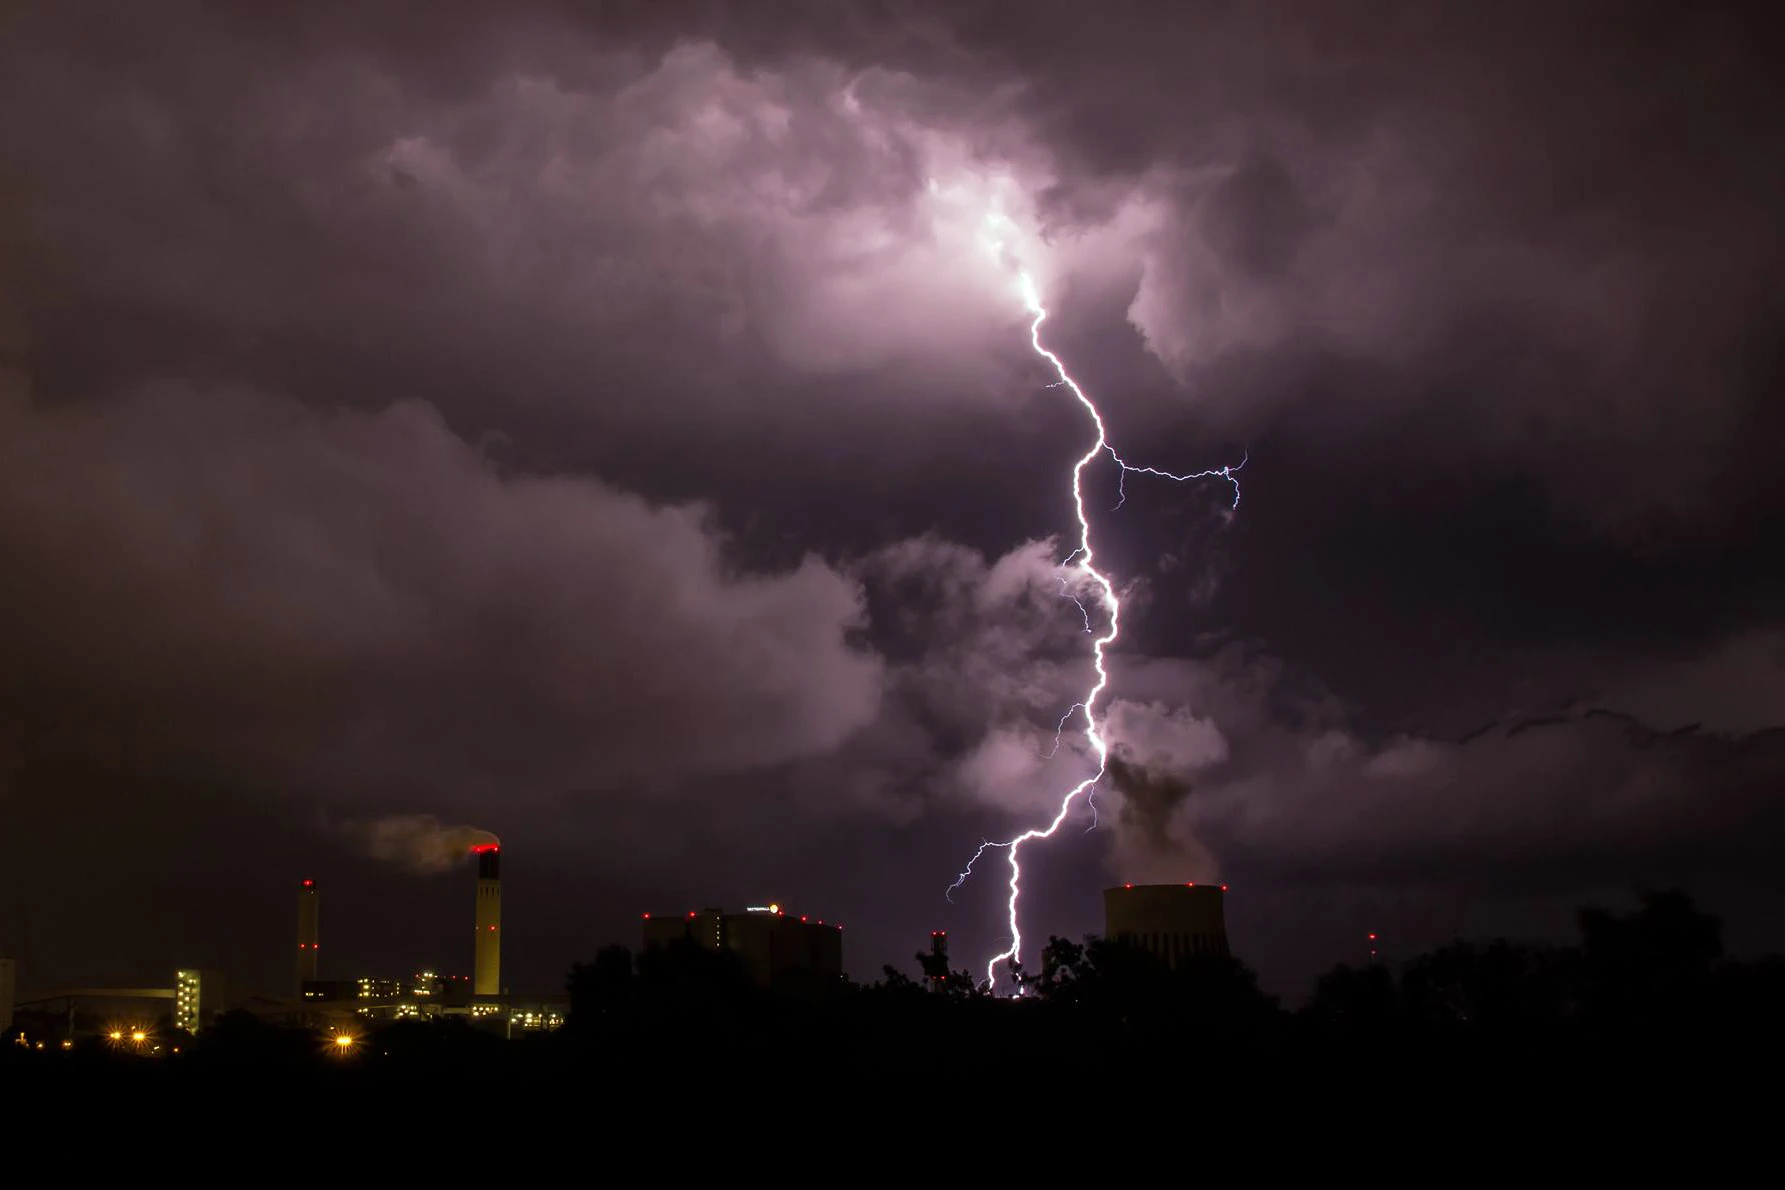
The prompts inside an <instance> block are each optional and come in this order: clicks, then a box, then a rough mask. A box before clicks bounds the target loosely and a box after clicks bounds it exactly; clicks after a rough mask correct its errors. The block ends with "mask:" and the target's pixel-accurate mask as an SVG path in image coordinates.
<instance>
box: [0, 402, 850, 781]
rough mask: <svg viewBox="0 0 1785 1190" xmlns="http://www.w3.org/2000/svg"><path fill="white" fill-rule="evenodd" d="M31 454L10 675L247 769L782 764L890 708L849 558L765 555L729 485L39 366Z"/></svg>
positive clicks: (467, 777) (27, 432)
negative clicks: (60, 382)
mask: <svg viewBox="0 0 1785 1190" xmlns="http://www.w3.org/2000/svg"><path fill="white" fill-rule="evenodd" d="M0 457H3V458H4V466H3V467H0V543H3V545H4V550H5V553H6V556H7V557H8V558H9V559H11V566H10V568H9V569H10V573H11V575H12V577H11V579H10V580H9V582H8V584H7V586H6V589H5V596H4V599H3V600H0V608H3V610H0V635H3V638H4V640H5V642H6V643H5V649H6V653H7V656H8V658H9V664H8V667H7V673H6V676H5V678H4V686H5V689H6V691H7V694H8V696H9V701H10V702H13V703H14V704H15V705H17V706H19V707H26V708H31V713H32V714H33V715H44V716H54V715H57V714H61V715H69V716H81V715H91V716H96V717H98V718H100V719H101V720H105V719H108V718H112V717H116V718H119V719H121V720H122V721H125V722H128V723H131V724H133V725H135V726H134V727H133V728H132V730H134V731H140V732H141V733H143V734H144V735H145V736H146V737H148V739H149V741H150V742H152V743H153V744H155V745H156V746H157V747H162V748H165V749H168V750H171V752H172V753H174V754H176V755H180V756H187V757H192V756H202V757H205V758H206V762H207V763H208V764H222V765H223V766H224V767H226V768H228V769H229V770H230V771H232V772H233V773H234V775H235V776H236V777H237V778H238V779H243V780H248V781H255V780H256V779H257V776H256V775H257V774H276V776H273V777H272V778H271V779H272V780H273V781H274V782H275V783H277V784H281V785H287V786H295V787H298V788H313V789H315V790H316V791H318V792H325V793H326V792H331V791H375V792H378V793H382V794H385V795H396V796H398V797H400V798H405V799H411V800H414V799H420V800H421V801H422V802H423V804H430V803H431V802H432V801H434V800H435V799H446V798H452V799H455V800H456V799H462V798H464V797H466V796H468V795H477V796H482V797H498V798H503V799H510V798H515V799H521V800H523V801H524V800H527V799H529V798H533V797H537V796H540V795H555V794H558V793H561V792H563V791H564V790H566V789H569V788H579V787H597V788H600V787H608V786H612V785H614V784H616V783H620V782H638V781H641V780H643V781H652V782H661V781H664V780H670V779H674V778H675V777H677V776H685V775H688V774H690V773H698V772H702V771H714V770H725V769H728V768H734V767H748V766H751V765H757V764H765V763H772V762H777V761H781V760H785V759H787V758H789V757H793V756H799V755H803V754H805V753H808V752H812V751H821V750H824V749H828V748H830V747H832V746H834V745H835V744H836V743H837V742H839V741H840V740H841V739H843V738H845V737H846V736H847V735H848V734H849V733H850V732H851V731H853V730H854V729H855V728H857V727H859V726H861V725H862V724H864V723H866V722H867V721H869V720H870V719H871V718H872V716H873V714H874V710H875V706H876V702H877V699H878V692H879V676H878V674H879V670H878V664H877V662H876V661H875V659H874V658H872V657H871V656H869V655H866V654H864V653H862V652H859V651H857V649H856V648H855V647H854V646H853V645H852V644H851V643H850V636H851V634H852V632H853V631H854V630H855V629H856V628H857V627H858V626H859V625H860V623H861V616H862V608H861V601H860V593H859V590H858V588H857V587H856V585H855V584H854V583H853V582H851V581H850V580H849V579H847V578H845V577H844V576H842V575H840V574H838V573H837V572H836V571H834V570H833V569H831V568H829V567H828V566H826V565H825V564H823V563H822V562H820V561H818V560H817V559H808V560H807V561H806V562H805V563H804V564H802V565H800V566H798V567H797V568H795V569H792V570H789V571H785V572H781V573H772V574H753V573H748V572H739V571H736V570H734V569H733V568H731V567H729V566H728V565H727V564H726V563H725V562H724V561H722V559H721V542H720V539H719V538H718V536H717V535H716V534H715V532H714V531H713V529H712V527H711V525H710V522H709V517H708V514H707V512H706V510H704V509H702V508H699V507H695V506H668V507H665V506H654V505H651V504H649V503H647V502H646V501H644V500H642V499H640V498H638V497H636V496H633V495H629V494H627V493H623V492H618V491H615V490H613V489H611V488H608V487H605V486H604V485H602V484H600V483H598V482H595V481H593V480H589V479H580V478H568V477H550V476H529V475H502V474H500V473H498V472H497V470H496V469H495V468H494V467H493V466H492V465H491V464H490V463H489V461H488V460H487V459H485V458H483V457H482V456H480V455H479V453H478V452H477V451H476V450H474V449H473V448H471V447H470V446H468V445H467V444H466V443H464V442H462V441H461V440H459V439H458V438H456V437H454V436H453V435H452V434H451V433H450V432H449V431H448V430H447V429H446V427H445V426H443V425H442V424H441V422H440V419H439V418H438V416H437V415H436V414H434V413H433V412H432V411H431V410H429V409H428V408H427V407H426V406H423V405H419V404H413V403H409V404H397V405H393V406H390V407H389V408H387V409H385V410H383V411H381V412H379V413H376V414H365V413H357V412H352V411H333V412H330V411H320V410H314V409H310V408H306V407H304V406H301V405H298V404H296V403H293V402H290V401H286V400H281V399H278V398H272V397H267V396H263V395H259V394H255V393H251V392H242V391H230V392H218V393H196V392H191V391H184V390H180V389H160V390H153V391H145V392H142V393H139V394H136V395H133V396H130V397H127V398H122V399H117V400H113V401H111V402H107V403H105V404H103V405H85V404H83V405H75V406H65V407H59V408H57V407H45V406H43V405H41V404H33V403H31V402H29V401H28V400H27V399H26V397H25V396H24V395H23V394H22V393H21V392H18V391H16V390H15V391H13V392H10V393H8V394H6V396H5V398H4V400H3V401H0ZM694 741H698V746H697V747H696V746H692V745H693V743H694Z"/></svg>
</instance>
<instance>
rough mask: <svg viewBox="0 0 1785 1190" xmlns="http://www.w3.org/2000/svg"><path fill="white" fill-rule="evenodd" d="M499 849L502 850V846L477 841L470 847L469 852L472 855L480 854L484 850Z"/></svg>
mask: <svg viewBox="0 0 1785 1190" xmlns="http://www.w3.org/2000/svg"><path fill="white" fill-rule="evenodd" d="M500 850H502V848H501V847H500V846H499V845H497V844H495V843H479V844H478V845H477V846H475V847H473V848H472V849H471V854H472V855H482V854H483V853H484V852H486V851H500Z"/></svg>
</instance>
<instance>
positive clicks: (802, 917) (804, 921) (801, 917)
mask: <svg viewBox="0 0 1785 1190" xmlns="http://www.w3.org/2000/svg"><path fill="white" fill-rule="evenodd" d="M800 924H801V925H805V924H806V915H805V914H804V913H802V914H800Z"/></svg>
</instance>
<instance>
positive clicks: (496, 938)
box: [471, 843, 502, 996]
mask: <svg viewBox="0 0 1785 1190" xmlns="http://www.w3.org/2000/svg"><path fill="white" fill-rule="evenodd" d="M471 851H472V854H474V855H476V856H477V951H476V958H475V961H474V963H473V966H472V968H471V994H472V995H474V996H500V995H501V994H502V851H501V848H499V847H498V846H497V845H496V844H494V843H484V844H481V845H480V846H477V847H473V848H472V849H471Z"/></svg>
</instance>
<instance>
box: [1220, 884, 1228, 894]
mask: <svg viewBox="0 0 1785 1190" xmlns="http://www.w3.org/2000/svg"><path fill="white" fill-rule="evenodd" d="M1221 891H1222V892H1226V891H1227V886H1226V885H1225V884H1223V885H1222V886H1221Z"/></svg>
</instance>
